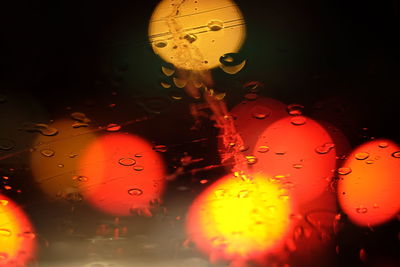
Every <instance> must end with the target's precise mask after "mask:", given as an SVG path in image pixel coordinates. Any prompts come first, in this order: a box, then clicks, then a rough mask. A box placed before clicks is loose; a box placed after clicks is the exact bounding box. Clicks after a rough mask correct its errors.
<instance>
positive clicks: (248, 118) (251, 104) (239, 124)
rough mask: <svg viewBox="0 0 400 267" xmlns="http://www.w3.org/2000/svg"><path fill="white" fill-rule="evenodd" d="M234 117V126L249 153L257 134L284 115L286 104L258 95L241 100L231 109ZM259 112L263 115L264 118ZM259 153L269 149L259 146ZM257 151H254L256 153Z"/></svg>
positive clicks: (252, 148)
mask: <svg viewBox="0 0 400 267" xmlns="http://www.w3.org/2000/svg"><path fill="white" fill-rule="evenodd" d="M231 114H232V116H233V117H234V118H235V121H234V123H235V127H236V130H237V131H238V133H239V134H240V136H241V137H242V138H243V141H244V142H245V144H246V145H247V146H248V147H249V149H248V151H249V153H252V151H253V150H254V147H255V144H256V142H257V140H258V136H259V135H260V134H261V133H262V132H263V131H264V130H265V129H266V128H267V127H268V126H269V125H271V124H272V123H273V122H275V121H277V120H279V119H281V118H283V117H285V116H286V115H287V113H286V105H285V104H283V103H282V102H279V101H277V100H274V99H271V98H264V97H260V98H258V99H256V100H254V101H243V102H241V103H240V104H238V105H236V106H235V107H234V108H233V109H232V110H231ZM261 114H263V115H265V118H264V119H260V118H261V116H262V115H261ZM259 151H260V152H259V153H265V152H267V151H269V148H268V146H260V147H259ZM257 154H258V153H254V155H257Z"/></svg>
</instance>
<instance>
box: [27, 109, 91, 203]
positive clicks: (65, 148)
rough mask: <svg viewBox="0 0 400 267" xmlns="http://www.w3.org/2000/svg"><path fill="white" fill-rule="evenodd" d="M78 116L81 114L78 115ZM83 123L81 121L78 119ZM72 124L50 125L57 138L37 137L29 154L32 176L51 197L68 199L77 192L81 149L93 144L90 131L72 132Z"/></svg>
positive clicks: (79, 129) (71, 121) (59, 122)
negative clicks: (68, 196)
mask: <svg viewBox="0 0 400 267" xmlns="http://www.w3.org/2000/svg"><path fill="white" fill-rule="evenodd" d="M79 114H80V113H79ZM75 115H76V114H75ZM76 118H80V119H81V120H84V118H86V116H85V117H84V118H83V117H82V116H81V117H78V115H76ZM72 124H73V120H71V119H61V120H58V121H55V122H54V123H53V124H51V126H52V127H54V128H57V129H58V130H59V132H58V134H57V136H53V137H48V136H43V135H40V134H38V135H37V137H36V139H35V141H34V143H33V148H34V149H33V151H32V152H31V158H30V164H31V169H32V174H33V177H34V179H35V181H36V182H37V183H38V185H39V187H40V188H41V189H42V190H43V191H44V192H45V193H46V194H47V195H48V196H49V197H50V198H55V197H62V198H65V197H67V195H68V194H70V193H72V192H77V191H78V188H77V182H84V181H80V180H77V179H73V178H74V176H76V175H77V174H78V173H77V168H78V166H77V164H78V160H79V158H80V156H81V155H82V153H83V150H84V148H85V147H86V146H87V145H88V144H89V143H90V142H92V141H93V140H94V138H95V134H94V133H93V131H92V129H91V128H88V127H85V128H74V127H72Z"/></svg>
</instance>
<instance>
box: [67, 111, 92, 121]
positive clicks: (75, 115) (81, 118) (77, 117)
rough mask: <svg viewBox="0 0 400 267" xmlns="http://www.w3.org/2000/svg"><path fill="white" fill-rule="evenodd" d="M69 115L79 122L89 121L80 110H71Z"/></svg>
mask: <svg viewBox="0 0 400 267" xmlns="http://www.w3.org/2000/svg"><path fill="white" fill-rule="evenodd" d="M70 116H71V118H73V119H74V120H76V121H79V122H83V123H89V122H90V119H89V118H88V117H87V116H86V114H85V113H82V112H73V113H71V115H70Z"/></svg>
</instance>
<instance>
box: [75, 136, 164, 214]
mask: <svg viewBox="0 0 400 267" xmlns="http://www.w3.org/2000/svg"><path fill="white" fill-rule="evenodd" d="M164 172H165V171H164V164H163V162H162V159H161V157H160V156H159V155H158V154H157V152H155V151H154V150H153V149H152V146H151V144H149V143H148V142H147V141H145V140H144V139H142V138H140V137H138V136H135V135H131V134H108V135H105V136H102V137H99V138H98V139H96V140H95V141H94V142H93V143H91V144H90V145H89V146H88V147H87V149H86V150H85V153H84V155H83V156H82V159H81V160H80V162H79V176H78V177H81V181H80V184H79V187H80V189H81V191H82V195H83V198H84V199H86V200H87V201H88V202H89V203H91V204H92V205H93V206H95V207H96V208H98V209H100V210H102V211H104V212H106V213H109V214H113V215H130V214H132V213H139V214H143V215H146V216H151V207H152V204H155V203H157V202H160V197H161V194H162V192H163V190H164V184H165V175H164Z"/></svg>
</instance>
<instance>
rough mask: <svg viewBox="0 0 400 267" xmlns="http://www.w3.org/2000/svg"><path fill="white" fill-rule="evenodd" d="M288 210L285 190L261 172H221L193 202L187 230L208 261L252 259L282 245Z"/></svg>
mask: <svg viewBox="0 0 400 267" xmlns="http://www.w3.org/2000/svg"><path fill="white" fill-rule="evenodd" d="M290 213H291V202H290V199H289V198H288V196H287V193H286V190H284V189H282V188H280V187H279V186H278V185H277V184H275V183H273V182H270V181H269V180H268V179H267V176H259V175H257V176H254V177H252V179H245V180H243V179H242V177H234V176H233V175H227V176H225V177H223V178H221V179H220V180H218V181H217V182H215V183H214V184H212V185H211V186H210V187H208V188H207V189H206V190H205V191H204V192H203V193H201V195H199V196H198V197H197V198H196V200H195V201H194V202H193V204H192V206H191V208H190V210H189V213H188V218H187V231H188V236H189V238H190V239H192V240H193V241H194V242H195V244H196V245H197V247H198V248H199V249H200V250H201V251H203V252H204V253H206V254H208V255H209V257H210V259H211V260H212V261H218V260H229V261H238V260H239V261H240V260H257V259H259V258H262V257H263V256H265V255H266V253H269V252H272V251H275V250H277V249H278V248H279V247H280V246H281V245H282V242H283V241H284V239H285V236H286V234H287V233H288V232H289V230H290V227H291V225H290V219H289V215H290Z"/></svg>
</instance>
